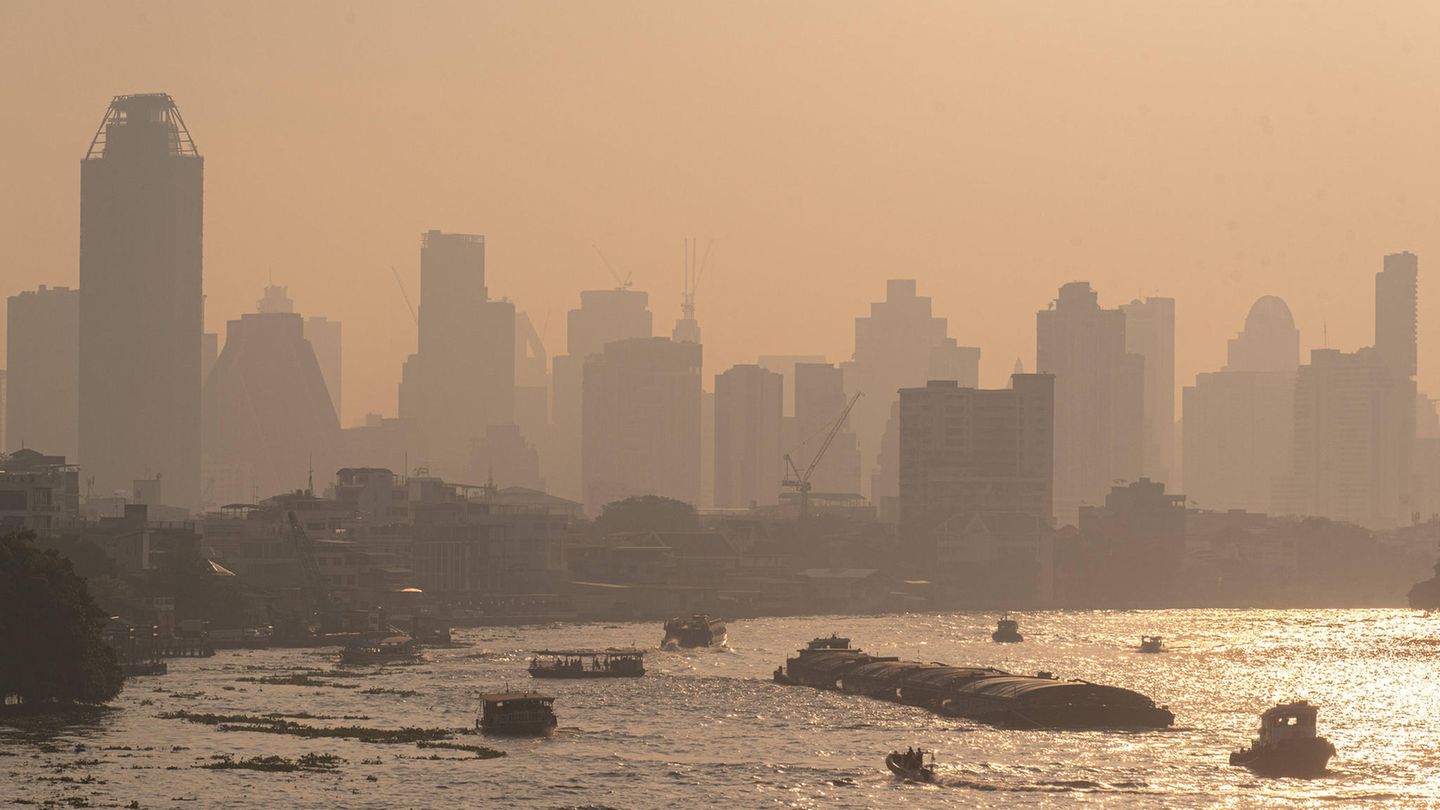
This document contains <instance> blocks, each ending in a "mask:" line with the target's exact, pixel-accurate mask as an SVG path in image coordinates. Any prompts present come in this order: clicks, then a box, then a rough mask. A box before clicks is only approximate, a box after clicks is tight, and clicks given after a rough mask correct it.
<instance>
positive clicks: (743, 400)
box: [714, 365, 785, 508]
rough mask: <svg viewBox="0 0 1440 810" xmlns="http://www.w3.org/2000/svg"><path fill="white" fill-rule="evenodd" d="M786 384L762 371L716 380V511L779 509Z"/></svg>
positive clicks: (741, 369)
mask: <svg viewBox="0 0 1440 810" xmlns="http://www.w3.org/2000/svg"><path fill="white" fill-rule="evenodd" d="M784 391H785V389H784V378H783V377H782V376H780V375H779V374H776V373H775V372H773V371H766V370H765V369H763V368H761V367H760V366H758V365H739V366H733V367H731V368H730V369H729V370H728V371H726V372H725V373H723V374H717V375H715V478H714V480H715V505H716V506H718V507H721V508H743V507H747V506H751V505H752V504H754V505H760V506H770V505H773V504H776V503H779V500H780V479H781V473H782V467H783V464H784V461H783V457H784V453H785V451H784V450H783V449H782V447H781V444H780V438H781V436H780V434H781V424H782V421H783V416H782V414H783V413H784V410H785V408H784Z"/></svg>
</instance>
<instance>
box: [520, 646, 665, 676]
mask: <svg viewBox="0 0 1440 810" xmlns="http://www.w3.org/2000/svg"><path fill="white" fill-rule="evenodd" d="M644 674H645V651H644V650H637V649H634V648H628V649H621V648H618V647H612V648H610V649H608V650H538V651H537V652H536V653H535V657H534V658H531V659H530V677H532V678H639V677H640V676H642V675H644Z"/></svg>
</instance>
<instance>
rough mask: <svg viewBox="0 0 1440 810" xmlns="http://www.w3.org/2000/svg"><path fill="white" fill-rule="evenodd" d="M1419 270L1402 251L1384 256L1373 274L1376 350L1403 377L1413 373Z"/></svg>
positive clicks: (1416, 261)
mask: <svg viewBox="0 0 1440 810" xmlns="http://www.w3.org/2000/svg"><path fill="white" fill-rule="evenodd" d="M1419 272H1420V260H1419V259H1418V258H1416V256H1415V254H1414V253H1409V252H1405V253H1392V254H1390V255H1388V256H1386V257H1385V262H1384V265H1383V269H1382V270H1381V271H1380V272H1379V273H1376V274H1375V349H1376V350H1377V351H1379V352H1380V356H1381V357H1383V358H1384V359H1385V364H1386V365H1387V366H1389V367H1390V368H1391V369H1393V370H1394V371H1395V372H1396V373H1397V374H1399V375H1400V376H1402V377H1414V376H1415V372H1416V365H1417V363H1416V361H1417V359H1418V352H1417V351H1416V343H1415V334H1416V327H1417V320H1418V317H1419V308H1418V305H1417V304H1418V302H1417V300H1416V287H1417V284H1418V280H1419Z"/></svg>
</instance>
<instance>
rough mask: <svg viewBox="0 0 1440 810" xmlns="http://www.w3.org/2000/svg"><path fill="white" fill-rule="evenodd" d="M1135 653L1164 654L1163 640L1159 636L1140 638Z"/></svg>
mask: <svg viewBox="0 0 1440 810" xmlns="http://www.w3.org/2000/svg"><path fill="white" fill-rule="evenodd" d="M1136 652H1143V653H1158V652H1165V640H1164V639H1162V638H1161V637H1159V636H1141V637H1140V646H1139V647H1137V648H1136Z"/></svg>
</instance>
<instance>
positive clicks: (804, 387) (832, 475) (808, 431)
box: [788, 363, 861, 495]
mask: <svg viewBox="0 0 1440 810" xmlns="http://www.w3.org/2000/svg"><path fill="white" fill-rule="evenodd" d="M794 368H795V441H794V443H793V444H792V445H791V446H790V448H789V450H788V452H789V453H790V455H791V457H792V460H793V461H794V462H795V466H796V467H797V468H798V469H800V470H802V471H803V470H805V469H807V468H808V467H809V466H810V463H811V462H812V461H814V460H815V453H816V452H818V451H819V450H820V445H821V444H822V443H823V442H824V441H825V436H826V435H827V434H829V432H830V428H832V427H834V425H835V420H837V419H839V418H840V414H841V413H843V412H844V411H845V405H846V403H847V402H848V401H849V397H847V396H846V395H845V375H844V372H842V371H841V370H840V368H839V367H838V366H833V365H831V364H829V363H796V364H795V366H794ZM857 406H858V403H857ZM810 486H811V489H812V490H814V491H815V492H829V493H837V494H841V493H848V494H855V495H858V494H860V489H861V486H860V448H859V445H858V444H857V442H856V440H855V432H854V431H853V430H850V420H849V419H846V420H845V424H844V425H842V426H841V427H840V432H838V433H836V434H835V440H834V441H832V442H831V443H830V448H829V449H828V450H826V451H825V455H824V457H822V458H821V459H820V463H819V464H816V465H815V472H813V473H811V475H810Z"/></svg>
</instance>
